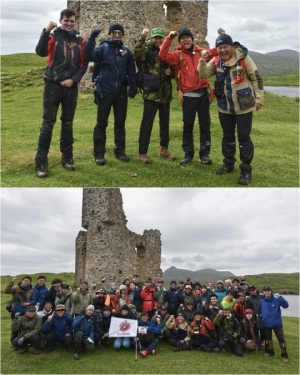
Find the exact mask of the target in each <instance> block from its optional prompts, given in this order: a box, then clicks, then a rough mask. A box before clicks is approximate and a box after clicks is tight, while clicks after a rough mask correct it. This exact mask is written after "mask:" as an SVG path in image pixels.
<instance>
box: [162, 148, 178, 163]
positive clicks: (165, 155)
mask: <svg viewBox="0 0 300 375" xmlns="http://www.w3.org/2000/svg"><path fill="white" fill-rule="evenodd" d="M158 156H160V157H161V158H164V159H167V160H175V159H176V156H174V155H172V154H171V153H170V151H169V150H168V147H163V146H161V147H160V151H159V153H158Z"/></svg>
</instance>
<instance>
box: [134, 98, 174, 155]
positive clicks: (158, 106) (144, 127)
mask: <svg viewBox="0 0 300 375" xmlns="http://www.w3.org/2000/svg"><path fill="white" fill-rule="evenodd" d="M157 111H158V114H159V133H160V145H161V146H162V147H168V146H169V124H170V103H166V104H163V103H158V102H155V101H154V100H144V112H143V118H142V122H141V126H140V137H139V154H147V152H148V147H149V143H150V137H151V132H152V128H153V122H154V119H155V116H156V113H157Z"/></svg>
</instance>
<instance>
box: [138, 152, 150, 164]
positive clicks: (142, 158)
mask: <svg viewBox="0 0 300 375" xmlns="http://www.w3.org/2000/svg"><path fill="white" fill-rule="evenodd" d="M139 161H140V163H142V164H149V163H150V159H149V156H148V155H147V154H140V155H139Z"/></svg>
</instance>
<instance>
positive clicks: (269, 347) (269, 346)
mask: <svg viewBox="0 0 300 375" xmlns="http://www.w3.org/2000/svg"><path fill="white" fill-rule="evenodd" d="M272 330H273V331H274V333H275V336H276V337H277V340H278V342H279V346H280V350H281V357H285V358H288V354H287V349H286V341H285V338H284V333H283V328H282V327H274V328H266V327H265V328H264V331H265V340H266V344H265V351H266V353H269V354H271V355H274V345H273V339H272Z"/></svg>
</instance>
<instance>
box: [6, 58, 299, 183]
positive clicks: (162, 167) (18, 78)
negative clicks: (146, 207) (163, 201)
mask: <svg viewBox="0 0 300 375" xmlns="http://www.w3.org/2000/svg"><path fill="white" fill-rule="evenodd" d="M1 59H2V81H1V85H2V96H1V105H2V130H1V135H2V152H1V156H2V160H1V167H2V181H1V182H2V186H3V187H87V186H91V187H98V186H99V187H120V186H122V187H238V186H239V185H238V183H237V181H238V177H239V168H238V167H237V168H236V171H235V172H233V173H231V174H229V175H227V176H217V175H216V173H215V171H216V169H217V167H219V166H220V165H222V160H223V156H222V154H221V138H222V132H221V128H220V125H219V121H218V113H217V106H216V102H215V101H214V102H213V104H212V105H211V119H212V125H211V133H212V149H211V158H212V160H213V165H212V166H204V165H203V164H200V163H199V162H198V158H196V157H195V159H194V161H193V162H192V163H191V164H190V165H189V166H186V167H179V162H178V160H179V159H180V158H181V157H182V156H183V153H182V149H181V138H182V112H181V106H180V104H179V103H178V100H177V93H176V90H174V100H173V102H172V104H171V125H170V137H171V140H170V146H169V147H170V151H171V152H172V153H173V154H175V155H176V157H177V160H176V161H174V162H170V161H166V160H163V159H161V158H159V157H158V156H157V154H158V150H159V131H158V119H156V120H155V123H154V128H153V133H152V138H151V143H150V148H149V153H148V154H149V157H150V159H151V160H152V162H151V164H149V165H141V164H140V163H139V162H138V136H139V125H140V120H141V117H142V109H143V101H142V97H141V95H137V96H136V98H135V99H129V106H128V116H127V122H126V134H127V138H126V143H127V146H126V152H127V154H128V155H129V156H130V157H131V161H130V162H129V163H122V162H120V161H119V160H117V159H115V158H114V157H113V118H112V117H110V119H109V126H108V128H107V154H106V158H107V162H108V164H107V165H106V166H104V167H99V166H97V165H96V164H95V162H94V158H93V147H92V134H93V128H94V125H95V119H96V106H95V105H94V103H93V96H92V94H90V93H87V92H81V93H80V94H79V101H78V108H77V112H76V116H75V122H74V137H75V145H74V158H75V162H76V165H77V168H76V172H74V173H73V172H68V171H66V170H64V169H63V168H62V167H61V165H60V158H61V155H60V151H59V136H60V124H59V121H58V122H57V124H56V125H55V128H54V132H53V139H52V144H51V150H50V154H49V171H50V175H49V178H47V179H38V178H37V177H36V175H35V168H34V157H35V153H36V147H37V140H38V136H39V128H40V126H41V116H42V94H43V80H42V78H41V75H42V70H43V69H42V68H43V64H44V60H43V59H41V58H39V57H37V56H36V55H34V54H21V55H19V54H18V55H9V56H2V57H1ZM298 125H299V99H290V98H285V97H282V98H281V97H278V96H274V95H272V94H269V93H266V94H265V106H264V107H263V108H262V110H260V111H258V112H255V113H254V120H253V131H252V140H253V143H254V147H255V156H254V160H253V164H252V166H253V178H252V183H251V187H296V186H297V187H298V186H299V126H298ZM194 135H195V140H197V139H198V138H199V130H198V129H197V126H196V127H195V134H194ZM195 146H196V155H197V154H198V151H199V144H198V142H195ZM238 164H239V163H237V165H238ZM132 174H136V177H132Z"/></svg>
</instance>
